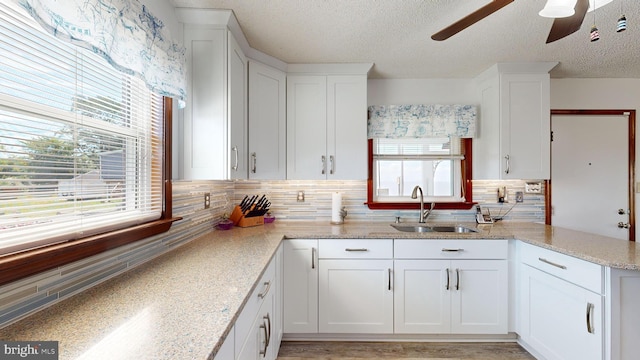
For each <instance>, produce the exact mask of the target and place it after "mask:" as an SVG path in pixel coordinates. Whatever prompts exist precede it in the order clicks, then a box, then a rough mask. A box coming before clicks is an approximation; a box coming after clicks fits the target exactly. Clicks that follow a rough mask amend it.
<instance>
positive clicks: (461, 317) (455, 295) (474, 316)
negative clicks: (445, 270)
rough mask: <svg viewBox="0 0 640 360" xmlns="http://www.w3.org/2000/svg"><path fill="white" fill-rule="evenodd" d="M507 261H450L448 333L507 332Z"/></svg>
mask: <svg viewBox="0 0 640 360" xmlns="http://www.w3.org/2000/svg"><path fill="white" fill-rule="evenodd" d="M507 267H508V266H507V260H452V261H451V272H452V274H451V276H452V279H451V332H452V333H453V334H506V333H507V332H508V320H507V318H508V316H509V311H508V304H507V302H508V298H509V295H508V286H507V284H508V276H507Z"/></svg>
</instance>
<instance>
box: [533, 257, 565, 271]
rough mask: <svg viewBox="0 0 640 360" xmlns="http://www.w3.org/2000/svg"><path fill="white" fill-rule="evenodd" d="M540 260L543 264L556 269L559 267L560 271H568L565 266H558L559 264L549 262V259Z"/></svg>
mask: <svg viewBox="0 0 640 360" xmlns="http://www.w3.org/2000/svg"><path fill="white" fill-rule="evenodd" d="M538 260H540V261H542V262H543V263H545V264H549V265H551V266H555V267H557V268H560V269H562V270H567V267H566V266H564V265H560V264H558V263H554V262H553V261H549V260H547V259H545V258H538Z"/></svg>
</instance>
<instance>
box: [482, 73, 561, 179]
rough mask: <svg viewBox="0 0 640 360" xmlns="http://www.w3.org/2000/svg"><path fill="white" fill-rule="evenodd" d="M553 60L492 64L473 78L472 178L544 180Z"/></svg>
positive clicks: (547, 167)
mask: <svg viewBox="0 0 640 360" xmlns="http://www.w3.org/2000/svg"><path fill="white" fill-rule="evenodd" d="M555 64H556V63H538V64H522V66H519V65H517V64H498V65H495V66H494V67H492V68H491V69H489V70H487V71H486V72H484V73H483V74H481V75H480V76H479V77H478V78H479V79H481V80H480V81H479V85H478V88H479V93H480V97H481V106H480V121H479V128H478V137H476V138H474V139H473V175H474V178H476V179H548V178H549V177H550V172H551V166H550V164H551V160H550V151H551V128H550V126H551V119H550V102H551V99H550V80H549V73H548V71H549V70H550V69H551V68H553V66H555Z"/></svg>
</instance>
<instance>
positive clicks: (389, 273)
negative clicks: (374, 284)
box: [387, 268, 392, 290]
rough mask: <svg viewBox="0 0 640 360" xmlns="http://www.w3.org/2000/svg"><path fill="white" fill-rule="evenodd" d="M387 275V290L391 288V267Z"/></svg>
mask: <svg viewBox="0 0 640 360" xmlns="http://www.w3.org/2000/svg"><path fill="white" fill-rule="evenodd" d="M387 275H388V276H389V282H388V284H387V290H391V275H392V274H391V268H389V269H388V271H387Z"/></svg>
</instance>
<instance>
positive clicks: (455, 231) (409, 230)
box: [391, 224, 478, 234]
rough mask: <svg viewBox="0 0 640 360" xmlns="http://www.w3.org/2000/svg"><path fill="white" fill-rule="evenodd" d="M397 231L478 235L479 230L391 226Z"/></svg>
mask: <svg viewBox="0 0 640 360" xmlns="http://www.w3.org/2000/svg"><path fill="white" fill-rule="evenodd" d="M391 226H393V227H394V228H395V229H396V230H399V231H404V232H421V233H422V232H444V233H458V234H464V233H476V232H478V230H476V229H472V228H468V227H465V226H461V225H426V224H391Z"/></svg>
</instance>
